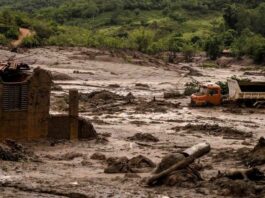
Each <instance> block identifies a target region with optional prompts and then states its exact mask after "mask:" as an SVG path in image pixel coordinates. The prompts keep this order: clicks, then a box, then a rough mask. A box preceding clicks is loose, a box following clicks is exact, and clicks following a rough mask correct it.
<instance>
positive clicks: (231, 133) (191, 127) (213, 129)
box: [177, 124, 253, 140]
mask: <svg viewBox="0 0 265 198" xmlns="http://www.w3.org/2000/svg"><path fill="white" fill-rule="evenodd" d="M182 129H183V130H186V131H187V132H189V133H193V132H196V131H199V132H202V133H205V134H208V135H213V136H223V138H225V139H243V140H244V139H246V138H251V137H252V136H253V134H252V132H245V131H240V130H237V129H233V128H231V127H223V126H219V125H218V124H213V125H211V124H187V125H186V126H184V127H183V128H182ZM177 130H179V129H177Z"/></svg>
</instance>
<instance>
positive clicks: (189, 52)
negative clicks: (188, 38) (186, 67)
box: [182, 44, 196, 62]
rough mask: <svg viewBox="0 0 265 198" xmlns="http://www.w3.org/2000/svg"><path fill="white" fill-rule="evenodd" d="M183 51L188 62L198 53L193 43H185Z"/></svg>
mask: <svg viewBox="0 0 265 198" xmlns="http://www.w3.org/2000/svg"><path fill="white" fill-rule="evenodd" d="M182 52H183V54H184V56H185V60H186V61H187V62H191V61H192V58H193V57H194V56H195V54H196V47H195V46H194V45H191V44H186V45H184V47H183V49H182Z"/></svg>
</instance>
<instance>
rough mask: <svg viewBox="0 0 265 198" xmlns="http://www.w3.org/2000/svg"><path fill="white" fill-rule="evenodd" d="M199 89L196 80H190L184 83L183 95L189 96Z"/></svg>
mask: <svg viewBox="0 0 265 198" xmlns="http://www.w3.org/2000/svg"><path fill="white" fill-rule="evenodd" d="M198 91H199V85H198V83H197V82H190V83H186V85H185V90H184V95H185V96H190V95H192V94H194V93H197V92H198Z"/></svg>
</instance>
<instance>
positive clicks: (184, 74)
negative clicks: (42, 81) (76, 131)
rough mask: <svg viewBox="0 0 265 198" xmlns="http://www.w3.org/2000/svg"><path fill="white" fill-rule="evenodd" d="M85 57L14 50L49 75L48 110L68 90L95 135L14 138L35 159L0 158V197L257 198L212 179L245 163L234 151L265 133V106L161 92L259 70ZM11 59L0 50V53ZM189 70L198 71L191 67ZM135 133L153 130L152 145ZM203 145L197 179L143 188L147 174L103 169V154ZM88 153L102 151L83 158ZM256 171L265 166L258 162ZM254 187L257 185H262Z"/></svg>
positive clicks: (157, 153) (156, 156)
mask: <svg viewBox="0 0 265 198" xmlns="http://www.w3.org/2000/svg"><path fill="white" fill-rule="evenodd" d="M89 53H90V51H89V50H87V49H78V48H69V49H59V48H40V49H32V50H29V51H27V52H24V53H23V54H17V55H16V57H22V58H21V59H20V61H23V62H27V63H29V64H30V65H31V66H33V67H37V66H40V67H43V68H46V69H49V70H51V71H52V72H53V76H54V82H55V86H54V88H53V92H52V98H51V113H60V112H63V111H67V93H68V90H69V89H72V88H77V89H78V90H79V92H80V112H81V113H80V114H81V116H84V117H86V118H89V119H90V120H91V121H92V123H93V125H94V127H95V129H96V130H97V132H98V133H99V134H100V137H101V139H98V140H94V141H80V142H69V141H60V142H55V143H54V142H51V141H40V142H31V143H28V142H27V143H26V142H23V145H24V146H26V147H27V148H28V149H29V150H30V151H32V152H34V154H35V155H36V156H37V157H38V160H20V161H19V162H10V161H1V160H0V197H29V198H31V197H56V198H57V197H161V198H162V197H165V198H166V197H225V196H241V197H242V196H243V197H244V196H245V197H251V196H253V197H258V196H261V197H262V196H264V194H262V193H261V194H259V191H258V190H250V191H251V192H242V193H243V194H240V193H241V191H242V189H241V190H239V192H237V191H235V192H234V191H233V190H230V191H231V192H228V190H227V188H228V187H227V186H226V185H223V186H222V185H221V184H220V183H218V182H211V181H213V179H212V178H213V177H216V176H217V175H218V172H219V171H220V172H225V171H227V170H230V169H240V168H247V166H246V165H245V164H244V163H243V161H244V160H243V159H242V157H241V154H240V152H239V151H241V150H242V148H243V149H246V150H248V149H253V148H254V146H255V145H256V144H257V142H258V140H259V138H260V137H262V136H265V115H264V113H265V109H250V108H238V107H232V106H229V107H208V108H190V107H189V106H188V103H189V101H190V98H189V97H185V96H182V95H180V96H176V97H175V98H170V99H165V98H164V93H168V92H170V93H171V92H176V90H177V91H178V92H180V93H183V91H184V89H185V84H186V83H189V82H192V81H194V80H196V81H199V82H207V81H210V82H217V81H225V80H226V79H227V78H228V77H231V76H233V75H236V76H238V77H241V78H250V79H254V80H262V79H264V76H262V75H259V74H260V73H261V69H260V68H258V67H255V66H252V67H250V66H251V65H247V66H240V65H238V64H232V65H231V66H230V67H226V68H203V67H200V66H199V64H198V63H196V64H195V63H179V64H176V65H169V66H166V65H163V64H161V65H159V64H157V65H154V64H150V65H151V66H149V65H148V64H147V65H135V64H129V63H125V61H122V60H120V59H117V58H113V57H108V56H105V55H104V56H102V57H101V58H98V59H95V58H93V59H92V58H91V57H90V56H89ZM12 55H13V54H12V53H11V52H8V51H5V50H1V51H0V59H5V58H8V57H10V56H12ZM23 57H24V58H23ZM190 67H191V68H193V69H195V70H196V72H198V73H200V74H201V75H198V74H193V73H192V72H190V70H189V69H187V68H190ZM246 71H247V73H246ZM196 72H195V73H196ZM64 74H67V75H64ZM91 93H93V94H91ZM136 133H149V134H152V135H153V136H154V137H156V138H157V139H158V140H159V141H154V142H152V141H146V140H144V139H142V140H137V139H135V138H129V137H132V136H134V135H135V134H136ZM204 141H207V142H209V143H210V144H211V147H212V150H211V152H210V153H209V154H208V155H206V156H205V157H203V158H202V159H200V161H199V164H200V166H201V169H200V174H201V176H202V178H203V180H204V181H200V182H195V183H192V184H190V183H189V184H185V183H183V184H180V185H177V186H170V187H169V186H166V185H162V186H159V187H152V188H150V187H146V185H145V183H144V181H143V179H144V178H145V177H147V176H149V175H150V173H137V175H136V174H132V175H131V174H125V173H118V174H107V173H104V169H105V168H106V167H107V162H106V160H105V157H106V158H109V157H122V156H126V157H128V158H132V157H135V156H138V155H143V156H145V157H148V158H149V159H151V160H152V161H153V162H154V163H159V162H160V161H161V159H162V158H163V157H164V156H165V155H167V154H169V153H176V152H178V151H181V150H183V149H185V148H188V147H190V146H192V145H194V144H197V143H200V142H204ZM94 153H101V154H104V155H105V157H103V158H102V159H91V156H92V155H93V154H94ZM197 163H198V162H197ZM258 168H259V169H260V170H261V171H265V166H264V165H260V166H258ZM230 182H231V185H232V183H233V181H227V183H230ZM231 185H230V186H231ZM246 185H247V186H250V184H248V183H247V184H246ZM251 185H252V184H251ZM253 185H254V184H253ZM255 185H256V184H255ZM235 186H236V184H235ZM257 186H258V187H259V188H260V187H261V188H265V184H264V183H259V184H257ZM235 188H238V187H235ZM249 188H250V187H249ZM244 193H245V194H244Z"/></svg>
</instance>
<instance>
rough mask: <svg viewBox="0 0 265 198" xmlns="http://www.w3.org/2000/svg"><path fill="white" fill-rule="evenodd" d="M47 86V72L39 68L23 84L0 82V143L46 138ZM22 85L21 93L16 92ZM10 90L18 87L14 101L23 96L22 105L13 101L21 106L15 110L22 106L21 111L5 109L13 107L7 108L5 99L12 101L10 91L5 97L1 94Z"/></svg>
mask: <svg viewBox="0 0 265 198" xmlns="http://www.w3.org/2000/svg"><path fill="white" fill-rule="evenodd" d="M51 83H52V81H51V75H50V72H48V71H46V70H43V69H40V68H36V69H34V71H33V73H32V74H31V75H30V76H29V77H28V78H27V79H26V80H24V81H23V82H8V83H6V82H0V120H1V123H0V140H3V139H7V138H10V139H17V140H22V139H23V140H33V139H39V138H45V137H46V136H47V134H48V121H49V107H50V91H51ZM22 85H23V87H24V88H25V91H23V92H22V91H21V90H20V89H21V88H20V87H21V86H22ZM10 87H18V88H16V89H19V91H18V93H16V94H15V97H17V96H18V95H19V97H20V95H21V94H25V96H24V98H23V99H22V101H19V100H18V101H15V102H19V103H21V104H19V105H18V106H22V103H23V105H24V106H23V108H21V109H9V107H10V106H12V105H13V104H11V105H10V104H7V103H8V100H9V99H8V98H7V97H11V98H12V99H13V98H15V97H13V95H12V94H13V92H12V91H9V92H10V93H8V94H9V96H6V95H7V94H6V93H4V91H5V92H6V91H7V90H8V89H9V88H10ZM11 89H13V88H11ZM19 99H21V98H19Z"/></svg>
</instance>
